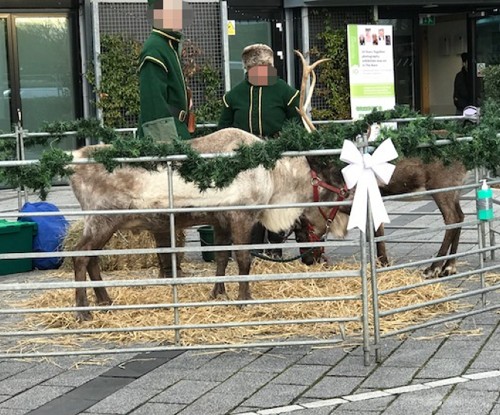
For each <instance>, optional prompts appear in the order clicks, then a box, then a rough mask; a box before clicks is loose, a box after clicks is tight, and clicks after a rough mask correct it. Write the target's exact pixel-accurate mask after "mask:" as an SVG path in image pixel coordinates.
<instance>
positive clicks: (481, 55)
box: [469, 11, 500, 106]
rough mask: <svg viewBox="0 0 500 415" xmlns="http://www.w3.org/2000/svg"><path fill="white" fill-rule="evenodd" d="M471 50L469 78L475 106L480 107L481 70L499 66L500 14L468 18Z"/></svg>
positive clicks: (479, 14)
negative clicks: (470, 78)
mask: <svg viewBox="0 0 500 415" xmlns="http://www.w3.org/2000/svg"><path fill="white" fill-rule="evenodd" d="M470 28H471V34H472V35H471V41H470V42H469V43H470V48H471V50H472V60H471V68H470V70H469V71H470V72H471V76H472V86H473V98H474V103H475V105H478V106H480V105H481V101H482V98H483V97H484V91H483V70H484V68H486V67H487V66H489V65H499V64H500V14H498V12H495V13H494V12H493V11H491V12H484V11H482V12H480V13H477V14H475V15H473V16H471V18H470Z"/></svg>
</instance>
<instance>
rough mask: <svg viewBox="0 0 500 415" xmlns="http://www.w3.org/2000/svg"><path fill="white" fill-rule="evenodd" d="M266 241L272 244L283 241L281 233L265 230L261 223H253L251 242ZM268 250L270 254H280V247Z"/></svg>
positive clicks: (260, 242) (259, 242)
mask: <svg viewBox="0 0 500 415" xmlns="http://www.w3.org/2000/svg"><path fill="white" fill-rule="evenodd" d="M266 234H267V238H266ZM268 241H269V242H270V243H272V244H280V243H283V242H285V240H284V238H283V236H282V235H280V234H279V233H275V232H271V231H269V230H267V229H266V228H265V227H264V226H263V225H262V224H261V223H257V224H256V225H254V227H253V228H252V240H251V242H252V244H262V243H267V242H268ZM270 251H271V254H276V255H280V256H281V254H282V252H281V249H272V250H270Z"/></svg>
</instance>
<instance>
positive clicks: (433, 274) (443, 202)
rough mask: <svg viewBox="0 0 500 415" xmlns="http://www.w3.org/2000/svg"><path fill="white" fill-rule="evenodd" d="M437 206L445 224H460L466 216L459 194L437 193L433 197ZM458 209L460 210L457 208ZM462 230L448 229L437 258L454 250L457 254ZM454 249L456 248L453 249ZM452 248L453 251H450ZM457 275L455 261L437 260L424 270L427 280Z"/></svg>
mask: <svg viewBox="0 0 500 415" xmlns="http://www.w3.org/2000/svg"><path fill="white" fill-rule="evenodd" d="M433 197H434V200H435V201H436V204H437V206H438V208H439V210H440V211H441V214H442V215H443V219H444V223H445V224H446V225H450V224H453V223H460V222H462V221H463V218H464V214H463V212H462V209H461V208H460V203H459V202H458V194H457V193H456V192H453V193H449V192H448V193H436V194H435V195H433ZM457 207H458V208H457ZM460 231H461V229H460V228H457V229H447V230H446V231H445V234H444V238H443V242H442V243H441V246H440V248H439V251H438V254H437V258H439V257H442V256H445V255H447V254H448V251H450V253H452V252H451V250H452V249H453V250H454V252H453V253H455V252H456V250H457V248H458V242H459V239H460ZM453 247H454V248H453ZM450 248H451V249H450ZM454 273H456V268H455V260H448V261H446V264H445V261H444V260H442V259H441V260H440V259H438V260H436V261H434V262H433V263H432V264H431V265H430V266H429V267H428V268H426V269H425V270H424V277H425V278H437V277H440V276H445V275H452V274H454Z"/></svg>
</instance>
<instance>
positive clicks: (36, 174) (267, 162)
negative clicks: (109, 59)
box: [0, 101, 500, 199]
mask: <svg viewBox="0 0 500 415" xmlns="http://www.w3.org/2000/svg"><path fill="white" fill-rule="evenodd" d="M482 111H483V114H482V118H481V123H480V124H478V125H475V124H471V123H462V122H457V121H439V120H435V119H433V118H432V117H424V116H422V115H419V114H418V113H416V112H413V111H410V110H409V109H407V108H404V107H398V108H396V109H395V110H392V111H380V112H373V113H371V114H369V115H367V116H366V117H365V118H364V119H363V120H359V121H356V122H353V123H346V124H340V123H333V124H327V125H325V126H323V127H321V128H320V129H318V131H315V132H313V133H310V134H309V133H307V132H306V131H305V129H304V128H303V127H302V126H301V125H299V124H296V123H290V124H287V125H286V126H285V127H284V129H283V131H282V132H281V134H280V136H279V137H278V138H276V139H273V140H268V141H264V142H260V143H257V144H255V145H252V146H248V145H243V146H241V147H240V148H238V149H237V150H236V155H235V157H233V158H231V159H227V158H223V157H217V158H213V159H203V158H202V157H200V155H199V154H198V153H197V152H196V151H195V150H193V149H192V148H191V147H190V145H189V141H180V140H179V141H175V142H173V143H172V144H158V143H155V142H153V141H152V140H151V139H149V138H141V139H137V138H133V137H124V136H123V135H119V134H118V133H116V132H115V131H113V130H112V129H109V128H103V127H102V126H100V124H99V123H98V122H97V121H95V120H78V121H75V122H66V123H55V124H51V125H46V126H45V131H48V132H50V134H51V137H47V138H45V139H44V140H45V141H46V142H48V140H49V139H50V140H54V139H56V140H57V139H58V138H60V137H61V134H62V133H63V132H65V131H77V134H78V135H77V136H78V137H91V138H92V139H96V140H100V141H104V142H106V143H112V144H113V145H112V146H109V147H106V148H103V149H99V150H96V151H95V152H94V153H93V155H92V156H93V157H94V158H95V159H96V160H97V161H99V162H101V163H102V164H104V166H105V167H106V168H107V169H108V170H113V169H114V168H116V167H117V166H119V163H117V162H116V161H115V160H113V159H115V158H119V157H125V158H129V157H140V156H145V157H148V156H149V157H166V156H170V155H176V154H185V155H187V160H186V161H183V162H182V163H180V162H179V163H176V168H177V169H178V171H179V173H180V174H181V175H182V177H183V178H184V179H185V180H187V181H191V182H194V183H196V184H197V185H198V187H199V188H200V189H201V190H203V189H207V188H209V187H217V188H222V187H224V186H227V185H228V184H230V183H231V181H232V180H233V179H234V178H235V177H236V175H237V174H238V173H240V172H241V171H244V170H246V169H251V168H254V167H257V166H259V165H262V166H264V167H265V168H267V169H269V168H272V167H273V166H274V165H275V163H276V161H277V160H278V159H279V158H280V157H281V154H282V153H283V152H284V151H308V150H314V149H335V148H341V147H342V144H343V142H344V140H352V139H354V138H355V137H357V136H358V135H360V134H363V133H365V132H366V130H367V128H368V126H369V125H371V124H372V123H375V122H377V123H382V122H385V121H389V120H392V119H397V118H415V119H414V120H413V121H410V122H408V123H405V124H400V126H399V127H398V129H390V128H383V129H382V130H381V134H380V136H379V138H378V140H377V141H376V142H375V143H374V146H377V145H379V144H380V143H381V142H382V141H383V140H385V139H387V138H391V139H392V141H393V142H394V145H395V147H396V149H397V151H398V154H399V156H400V157H419V158H421V159H423V160H424V161H430V160H433V159H440V160H442V161H443V162H444V163H451V162H452V161H454V160H458V161H461V162H462V163H463V164H464V165H465V166H466V167H467V169H472V168H474V167H481V166H482V167H486V168H487V169H489V170H493V171H496V170H497V167H498V166H500V143H499V141H500V140H498V139H497V133H498V132H500V105H499V104H498V103H497V102H494V101H488V102H487V103H486V104H485V105H483V108H482ZM461 136H462V137H463V136H472V137H473V138H474V140H473V141H470V142H464V141H460V142H459V141H456V138H457V137H461ZM443 138H447V139H450V140H452V141H453V143H452V144H451V145H446V146H437V145H435V143H436V141H437V140H439V139H443ZM423 143H425V144H428V145H429V146H428V147H425V148H419V145H420V144H423ZM1 152H2V148H1V147H0V153H1ZM70 161H71V156H70V155H68V154H66V153H64V152H63V151H61V150H58V149H51V150H48V151H46V152H44V154H43V156H42V158H41V159H40V163H39V164H38V165H32V166H29V167H16V168H2V169H0V182H2V183H5V184H8V185H10V186H12V187H18V186H23V187H26V188H29V189H33V190H35V191H37V192H39V194H40V197H41V198H42V199H44V198H45V197H46V195H47V192H48V190H49V189H50V186H51V182H52V180H53V178H55V177H65V176H68V175H70V174H71V170H70V169H67V165H68V163H69V162H70ZM325 162H328V163H336V164H337V165H339V166H340V163H341V162H340V160H339V158H338V156H335V157H333V156H332V157H328V159H326V160H325ZM156 166H157V164H156V163H153V162H150V163H142V164H141V167H144V168H147V169H155V168H156Z"/></svg>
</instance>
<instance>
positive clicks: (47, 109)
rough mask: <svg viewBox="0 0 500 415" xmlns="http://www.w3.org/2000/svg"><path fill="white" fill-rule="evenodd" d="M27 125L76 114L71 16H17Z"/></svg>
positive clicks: (24, 115)
mask: <svg viewBox="0 0 500 415" xmlns="http://www.w3.org/2000/svg"><path fill="white" fill-rule="evenodd" d="M15 27H16V35H17V44H18V54H19V79H20V85H21V103H22V112H23V126H24V128H27V129H28V130H34V129H35V130H36V129H38V128H39V127H40V125H41V124H42V122H44V121H56V120H58V121H65V120H72V119H74V118H75V114H76V110H75V85H74V78H73V73H74V71H73V59H72V56H73V54H72V52H71V48H72V45H71V36H70V30H69V21H68V18H67V17H17V18H16V20H15Z"/></svg>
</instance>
